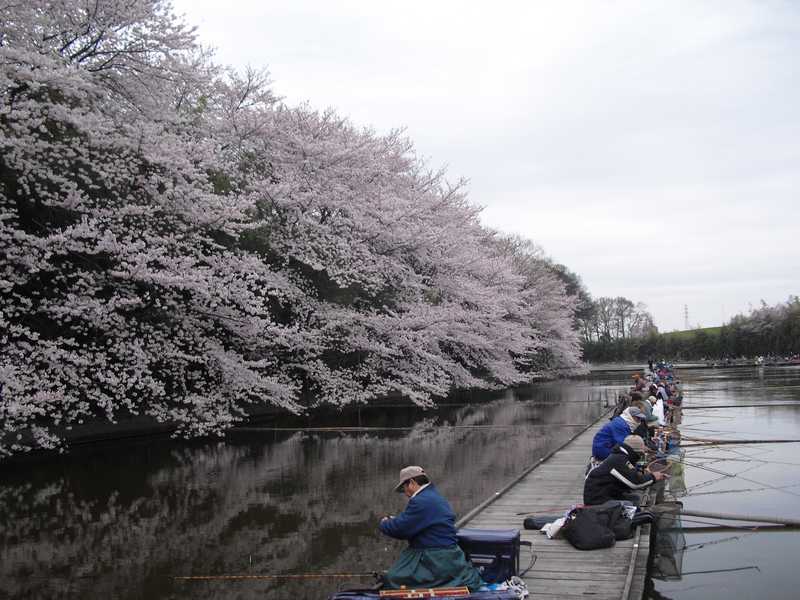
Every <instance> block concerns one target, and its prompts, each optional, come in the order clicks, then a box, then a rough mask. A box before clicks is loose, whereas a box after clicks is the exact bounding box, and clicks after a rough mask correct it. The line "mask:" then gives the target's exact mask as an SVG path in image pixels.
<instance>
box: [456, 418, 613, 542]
mask: <svg viewBox="0 0 800 600" xmlns="http://www.w3.org/2000/svg"><path fill="white" fill-rule="evenodd" d="M613 410H614V409H613V408H609V409H608V410H606V411H605V412H604V413H603V414H601V415H600V416H599V417H597V419H596V420H594V421H593V422H591V423H589V424H588V425H587V426H586V427H584V428H583V429H581V430H580V431H579V432H577V433H576V434H575V435H573V436H572V437H571V438H569V439H568V440H567V441H566V442H564V443H563V444H561V445H560V446H559V447H558V448H556V449H555V450H552V451H551V452H549V453H548V454H546V455H545V456H543V457H542V458H540V459H539V460H538V461H537V462H535V463H534V464H532V465H531V466H530V467H528V468H526V469H525V470H524V471H523V472H522V473H520V474H519V475H518V476H517V477H515V478H514V479H513V480H511V481H510V482H509V483H507V484H506V485H505V486H504V487H503V488H501V489H500V490H499V491H497V492H495V493H494V495H493V496H491V497H489V498H487V499H486V500H484V501H483V502H481V503H480V504H478V506H476V507H475V508H473V509H472V510H471V511H469V512H468V513H467V514H465V515H464V516H463V517H461V518H460V519H459V520H458V521H456V527H458V528H461V527H464V525H466V524H467V523H469V521H470V520H471V519H472V518H473V517H474V516H475V515H477V514H479V513H480V512H481V511H482V510H484V509H485V508H486V507H487V506H489V505H490V504H491V503H492V502H494V501H495V500H497V499H498V498H500V497H501V496H502V495H503V494H505V493H506V492H507V491H508V490H510V489H511V488H513V487H514V486H515V485H517V483H519V482H520V481H522V480H523V479H525V477H527V476H528V474H530V473H531V471H533V470H534V469H537V468H539V467H540V466H542V464H543V463H545V462H546V461H547V460H549V459H550V458H551V457H553V456H554V455H555V454H556V453H557V452H559V451H560V450H561V449H562V448H566V447H567V446H569V445H570V444H571V443H572V442H573V441H574V440H575V438H577V437H578V436H580V435H582V434H583V433H585V432H586V430H587V429H590V428H591V427H594V426H595V425H597V423H598V422H599V421H601V420H603V419H604V418H606V417H608V415H609V414H610V413H611V412H612V411H613Z"/></svg>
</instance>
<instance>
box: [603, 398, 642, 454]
mask: <svg viewBox="0 0 800 600" xmlns="http://www.w3.org/2000/svg"><path fill="white" fill-rule="evenodd" d="M646 418H647V417H646V415H645V414H644V413H643V412H642V411H641V410H640V409H638V408H636V407H635V406H631V407H628V408H626V409H625V410H624V411H622V414H621V415H620V416H618V417H614V418H613V419H611V420H610V421H609V422H608V423H606V424H605V425H603V427H602V428H601V429H600V431H598V432H597V433H596V434H594V439H593V440H592V458H593V459H594V462H600V461H602V460H605V459H606V458H607V457H608V455H609V454H610V453H611V449H612V448H613V447H614V446H616V445H618V444H621V443H622V442H623V441H624V440H625V438H626V437H628V436H629V435H631V433H633V432H634V431H635V430H636V428H637V427H639V425H641V424H642V423H644V422H645V420H646Z"/></svg>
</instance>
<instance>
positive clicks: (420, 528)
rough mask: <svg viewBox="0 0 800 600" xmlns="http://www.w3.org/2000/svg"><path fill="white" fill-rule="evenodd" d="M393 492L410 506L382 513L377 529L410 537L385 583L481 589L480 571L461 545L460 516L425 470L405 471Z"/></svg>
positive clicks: (402, 538)
mask: <svg viewBox="0 0 800 600" xmlns="http://www.w3.org/2000/svg"><path fill="white" fill-rule="evenodd" d="M395 491H396V492H403V493H404V494H405V495H406V496H407V497H408V499H409V500H408V505H407V506H406V509H405V510H404V511H403V512H402V513H400V514H399V515H397V516H396V517H383V519H381V522H380V525H378V527H379V528H380V530H381V531H382V532H383V533H385V534H386V535H388V536H390V537H393V538H396V539H399V540H408V547H407V548H406V549H405V550H403V552H402V553H401V554H400V557H399V558H398V559H397V561H395V563H394V564H393V565H392V567H391V568H390V569H389V570H388V571H387V573H386V575H385V576H384V587H385V588H388V589H398V588H401V587H407V588H419V587H422V588H431V587H459V586H467V587H468V588H469V589H470V591H475V590H477V589H478V588H480V587H481V586H482V585H483V581H482V580H481V577H480V575H479V574H478V571H477V570H475V568H474V567H473V566H472V565H471V564H470V563H469V562H467V559H466V558H465V557H464V552H463V551H462V550H461V548H460V547H459V546H458V540H457V538H456V527H455V521H456V515H455V513H454V512H453V509H452V508H451V507H450V504H449V503H448V502H447V500H445V499H444V497H443V496H442V495H441V494H439V492H438V491H437V489H436V488H435V487H434V485H433V484H432V483H431V482H430V479H428V476H427V474H426V473H425V470H424V469H423V468H422V467H417V466H410V467H405V468H404V469H402V470H401V471H400V482H399V483H398V484H397V485H396V486H395Z"/></svg>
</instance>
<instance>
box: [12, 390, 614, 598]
mask: <svg viewBox="0 0 800 600" xmlns="http://www.w3.org/2000/svg"><path fill="white" fill-rule="evenodd" d="M605 389H606V387H605V386H600V387H598V386H593V385H592V384H591V383H590V382H579V383H575V382H570V383H553V384H544V385H539V386H533V387H531V388H528V389H525V390H519V391H517V392H516V393H513V394H512V393H507V394H505V395H503V396H502V397H499V398H496V399H494V400H492V401H489V402H487V403H482V404H472V405H460V406H459V405H451V406H445V407H441V408H440V409H439V410H436V411H432V412H431V411H429V412H425V413H421V412H420V411H418V410H415V409H409V408H407V407H396V408H392V407H385V408H381V409H379V410H366V409H363V410H362V411H361V413H360V414H358V415H355V416H344V415H342V416H341V417H339V418H338V420H339V421H340V422H339V423H338V424H348V425H360V426H362V427H391V428H400V429H391V430H371V429H368V430H361V431H356V432H348V433H341V432H335V431H331V432H324V431H314V432H308V431H274V430H269V429H265V430H264V431H247V432H239V433H236V434H233V435H231V436H229V437H228V439H226V440H225V441H224V442H208V441H206V442H194V443H182V442H174V441H170V440H164V439H149V440H146V441H139V442H135V443H125V444H123V443H116V444H107V445H104V446H102V447H101V446H95V447H92V448H83V449H77V450H74V451H73V452H72V453H71V454H70V455H68V456H64V457H49V458H38V459H29V460H20V461H17V462H14V463H10V464H6V465H3V466H2V467H0V481H2V483H1V484H0V514H2V515H3V526H2V530H0V597H3V596H8V597H13V598H101V597H102V598H131V599H134V598H136V599H138V598H148V599H151V598H194V597H197V596H198V595H199V596H202V597H204V598H226V599H230V598H242V599H246V598H255V597H259V598H264V597H266V598H287V597H293V596H294V597H303V598H313V597H320V598H324V597H325V596H326V594H328V593H330V592H331V591H333V590H335V589H337V588H338V587H340V586H342V585H343V584H344V583H345V582H344V581H341V580H337V581H331V582H322V583H321V582H320V581H319V580H312V581H309V582H303V581H301V582H280V583H278V582H274V581H245V582H242V581H225V582H188V583H187V582H174V581H173V579H172V577H173V576H174V575H192V574H195V575H197V574H204V575H205V574H247V573H250V574H276V573H282V574H286V573H307V572H330V573H339V572H344V573H353V572H365V571H371V570H381V569H384V568H386V567H387V566H388V565H389V564H390V563H391V562H392V561H393V560H394V558H395V557H396V556H397V554H398V553H399V551H400V549H401V547H402V544H401V543H398V542H394V541H390V540H387V538H384V537H382V536H380V534H379V533H378V532H377V529H376V524H377V522H378V520H379V518H380V515H382V514H385V513H386V512H395V511H398V510H400V509H402V507H403V505H404V502H403V499H402V497H401V496H400V495H398V494H394V493H393V492H392V491H391V488H392V485H393V484H394V479H395V477H396V473H397V470H398V469H399V468H400V467H401V466H403V465H406V464H423V465H425V466H426V468H427V469H428V470H429V472H430V473H431V474H432V476H433V477H434V479H435V481H436V482H437V484H438V485H439V487H440V489H441V490H442V491H443V493H444V494H445V495H446V496H447V497H448V498H449V499H450V500H451V502H452V504H453V507H454V508H455V510H456V512H457V513H460V514H463V513H465V512H466V511H467V510H469V509H470V508H472V507H473V506H475V505H477V504H478V503H479V502H481V501H483V500H484V499H486V498H487V497H488V496H489V495H490V494H491V493H493V491H495V490H496V489H499V488H500V487H502V486H503V485H504V484H505V483H506V482H507V481H508V480H510V479H511V478H512V477H514V476H515V475H516V474H518V473H519V472H520V471H522V470H523V469H524V468H525V467H527V466H528V465H530V464H531V463H533V462H534V461H536V460H537V459H538V458H539V457H541V456H543V455H545V454H546V453H547V452H549V451H550V450H551V449H552V448H554V447H555V446H557V445H560V444H561V443H563V442H564V441H566V439H567V438H568V437H570V436H571V435H572V434H573V433H575V432H577V431H579V430H580V429H581V428H582V426H583V425H584V424H587V423H590V422H592V421H594V420H595V419H596V418H597V416H598V415H599V414H600V411H601V399H603V395H602V394H600V395H598V393H597V392H598V390H601V391H602V390H605ZM613 397H614V392H613V390H612V391H611V393H610V398H611V399H612V400H613ZM354 420H355V422H354ZM304 424H312V425H316V424H321V423H304ZM403 428H405V429H403ZM355 582H356V583H357V580H356V581H355ZM350 583H353V582H350Z"/></svg>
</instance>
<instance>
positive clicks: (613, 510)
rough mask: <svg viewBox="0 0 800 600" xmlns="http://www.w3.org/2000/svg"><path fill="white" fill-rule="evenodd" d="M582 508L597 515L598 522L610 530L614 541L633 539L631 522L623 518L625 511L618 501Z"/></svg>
mask: <svg viewBox="0 0 800 600" xmlns="http://www.w3.org/2000/svg"><path fill="white" fill-rule="evenodd" d="M584 508H585V510H591V511H593V512H595V513H596V514H597V520H598V522H599V523H600V524H601V525H604V526H606V527H607V528H608V529H610V530H611V532H612V533H613V534H614V539H616V540H618V541H619V540H627V539H629V538H632V537H633V521H631V520H630V519H629V518H628V517H626V516H625V510H624V509H623V507H622V505H621V504H620V503H619V502H618V501H616V500H611V501H609V502H605V503H603V504H598V505H596V506H586V507H584Z"/></svg>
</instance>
